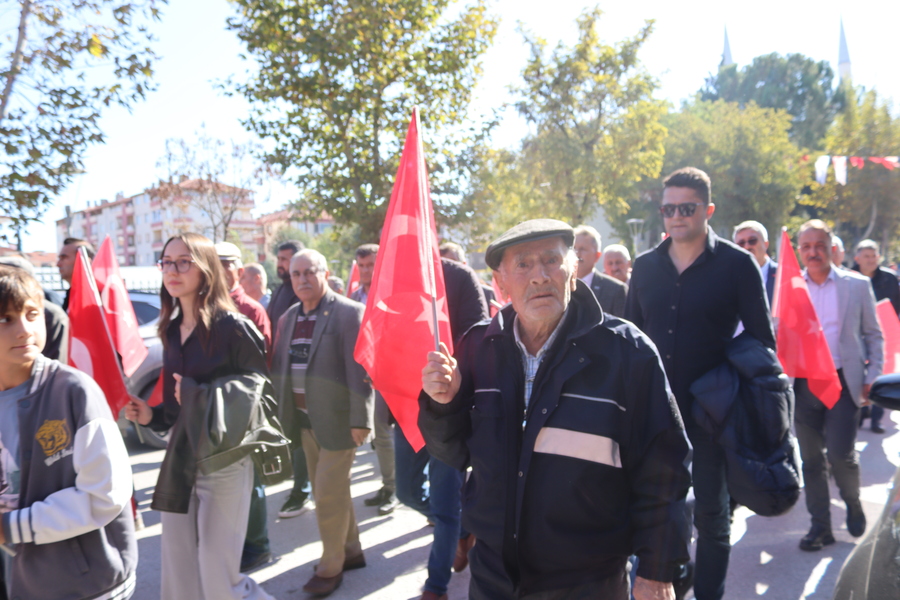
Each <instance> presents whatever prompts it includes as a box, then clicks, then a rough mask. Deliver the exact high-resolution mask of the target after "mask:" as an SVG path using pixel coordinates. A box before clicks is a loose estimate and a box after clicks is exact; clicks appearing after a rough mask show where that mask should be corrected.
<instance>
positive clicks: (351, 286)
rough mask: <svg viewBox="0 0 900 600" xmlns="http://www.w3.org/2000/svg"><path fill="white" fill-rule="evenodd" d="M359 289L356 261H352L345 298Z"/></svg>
mask: <svg viewBox="0 0 900 600" xmlns="http://www.w3.org/2000/svg"><path fill="white" fill-rule="evenodd" d="M357 289H359V266H357V264H356V261H355V260H354V261H353V264H352V265H351V266H350V281H348V282H347V297H348V298H349V297H350V294H352V293H353V292H355V291H356V290H357Z"/></svg>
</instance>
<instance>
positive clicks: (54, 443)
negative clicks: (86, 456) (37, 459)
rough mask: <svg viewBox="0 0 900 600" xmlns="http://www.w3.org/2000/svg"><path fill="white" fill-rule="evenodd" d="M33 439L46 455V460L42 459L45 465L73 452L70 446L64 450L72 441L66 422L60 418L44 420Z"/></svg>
mask: <svg viewBox="0 0 900 600" xmlns="http://www.w3.org/2000/svg"><path fill="white" fill-rule="evenodd" d="M34 439H36V440H37V442H38V443H39V444H40V445H41V449H42V450H43V451H44V454H45V455H46V456H47V460H45V461H44V462H45V463H47V466H50V465H52V464H53V463H55V462H56V461H58V460H59V459H61V458H62V457H64V456H68V455H70V454H72V453H73V452H74V450H72V449H71V448H69V449H68V450H66V446H68V445H69V444H70V443H71V441H72V434H71V433H70V432H69V426H68V424H66V422H65V421H64V420H62V419H60V420H50V419H48V420H46V421H44V424H43V425H41V426H40V428H39V429H38V430H37V433H36V434H35V436H34Z"/></svg>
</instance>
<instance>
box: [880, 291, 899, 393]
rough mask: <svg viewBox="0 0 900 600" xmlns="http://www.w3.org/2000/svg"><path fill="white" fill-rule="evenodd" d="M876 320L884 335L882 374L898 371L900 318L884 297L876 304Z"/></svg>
mask: <svg viewBox="0 0 900 600" xmlns="http://www.w3.org/2000/svg"><path fill="white" fill-rule="evenodd" d="M876 308H877V310H878V322H879V323H881V333H882V334H883V335H884V370H882V373H883V374H884V375H890V374H891V373H896V372H898V371H900V319H898V318H897V313H896V312H894V305H893V304H891V301H890V300H888V299H887V298H885V299H884V300H882V301H881V302H879V303H878V304H877V305H876Z"/></svg>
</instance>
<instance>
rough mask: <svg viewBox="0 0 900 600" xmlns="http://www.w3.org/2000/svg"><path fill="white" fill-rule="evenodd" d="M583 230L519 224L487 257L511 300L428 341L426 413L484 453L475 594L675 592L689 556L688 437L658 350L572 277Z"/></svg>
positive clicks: (467, 459)
mask: <svg viewBox="0 0 900 600" xmlns="http://www.w3.org/2000/svg"><path fill="white" fill-rule="evenodd" d="M573 239H574V234H573V230H572V228H571V227H569V226H568V225H567V224H565V223H563V222H561V221H556V220H552V219H536V220H532V221H526V222H524V223H520V224H519V225H517V226H515V227H513V228H512V229H510V230H509V231H507V232H506V233H504V234H503V235H502V236H500V238H498V239H497V240H496V241H494V243H492V244H491V245H490V246H489V247H488V250H487V253H486V256H485V260H486V262H487V264H488V266H490V267H491V269H493V271H494V277H497V278H498V282H499V284H500V287H501V288H502V289H503V290H504V291H505V292H506V293H507V294H508V295H509V296H510V302H511V303H510V305H508V306H506V307H505V308H504V309H503V310H501V311H500V312H499V313H498V314H497V315H496V316H495V317H494V318H493V319H492V320H491V321H490V322H484V323H481V324H479V325H476V326H475V327H473V328H472V329H470V330H469V332H468V333H467V334H466V335H465V336H464V337H463V339H462V340H461V342H460V343H459V345H458V346H457V347H456V353H455V356H453V357H451V356H449V354H448V352H447V349H446V347H444V348H442V350H441V352H430V353H429V354H428V357H427V360H428V362H427V364H426V366H425V368H424V369H423V371H422V384H423V393H422V395H421V396H420V398H419V406H420V412H419V427H420V428H421V430H422V434H423V435H424V437H425V441H426V445H427V448H428V451H429V452H430V453H431V454H432V455H433V456H436V457H437V458H439V459H440V460H442V461H444V462H446V463H447V464H449V465H451V466H454V467H456V468H457V469H465V468H467V467H469V466H471V467H472V473H471V477H470V479H469V482H468V484H467V491H466V498H465V501H464V507H463V525H464V526H465V528H466V529H467V530H468V531H471V532H472V534H473V535H475V536H476V537H477V539H478V541H477V543H476V544H475V546H474V547H473V548H472V550H471V551H470V554H469V560H470V564H471V567H472V579H471V584H470V589H469V594H470V596H469V597H470V598H472V599H473V600H480V599H487V598H490V599H492V600H493V599H506V598H529V599H535V600H536V599H543V598H567V599H574V598H604V599H617V600H619V599H621V600H624V599H626V598H628V593H629V590H628V582H627V575H626V563H627V560H628V557H629V555H631V554H636V555H637V556H638V557H639V559H640V565H639V567H638V572H637V577H636V579H635V584H634V589H633V594H634V597H635V598H636V599H637V600H645V599H648V598H665V599H671V598H674V590H673V588H672V585H671V581H672V580H673V578H674V576H675V573H676V570H677V569H678V566H679V565H680V564H681V563H684V562H686V561H687V558H688V535H689V528H688V523H687V520H686V518H685V513H684V499H685V496H686V494H687V490H688V487H689V486H690V475H689V473H688V471H687V468H686V466H685V461H686V459H687V456H688V443H687V440H686V437H685V434H684V429H683V426H682V423H681V418H680V415H679V412H678V408H677V406H676V404H675V400H674V398H673V397H672V394H671V392H670V390H669V387H668V384H667V382H666V376H665V373H664V371H663V366H662V363H661V361H660V358H659V355H658V354H657V353H656V349H655V347H654V346H653V344H652V343H651V342H650V340H649V339H648V338H647V337H646V336H645V335H644V334H643V333H641V332H640V331H639V330H638V329H637V328H636V327H634V326H633V325H631V324H630V323H628V322H625V321H622V320H620V319H617V318H615V317H610V316H609V315H606V314H604V313H603V311H602V309H601V308H600V305H599V304H598V303H597V300H596V298H595V297H594V294H593V293H592V292H591V290H590V289H589V288H588V287H587V286H586V285H585V284H584V282H581V281H579V280H578V279H577V278H576V258H575V255H574V253H573V252H572V243H573Z"/></svg>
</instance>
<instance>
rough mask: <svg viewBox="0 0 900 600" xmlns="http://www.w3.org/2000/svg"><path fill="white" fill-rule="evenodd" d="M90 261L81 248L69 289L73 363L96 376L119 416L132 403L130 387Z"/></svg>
mask: <svg viewBox="0 0 900 600" xmlns="http://www.w3.org/2000/svg"><path fill="white" fill-rule="evenodd" d="M89 264H90V260H89V259H88V258H87V253H85V251H84V249H83V248H79V249H78V254H77V255H76V257H75V269H74V271H73V272H72V287H71V289H70V290H69V365H71V366H73V367H75V368H76V369H78V370H79V371H83V372H85V373H87V374H88V375H90V376H91V377H93V378H94V381H96V382H97V385H99V386H100V389H101V390H103V393H104V394H106V402H107V403H108V404H109V408H110V410H112V414H113V418H116V416H118V414H119V411H120V410H121V409H122V407H123V406H125V404H127V403H128V390H127V389H126V388H125V380H124V378H123V377H122V370H121V369H120V368H119V360H118V358H117V357H116V351H115V350H114V349H113V344H112V340H111V339H110V337H109V330H108V329H107V325H106V318H105V315H104V311H103V306H102V305H101V304H100V293H99V292H98V291H97V284H96V283H95V282H94V278H93V277H92V275H91V272H90V269H89V267H88V265H89Z"/></svg>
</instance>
